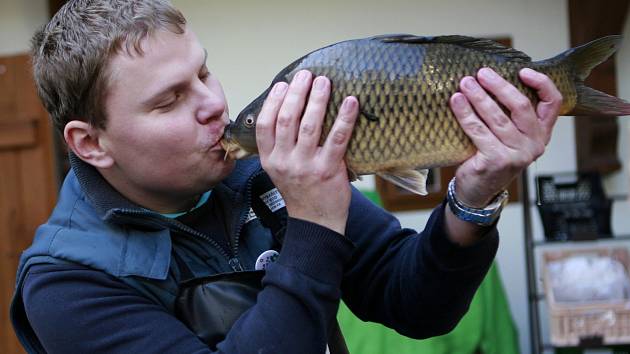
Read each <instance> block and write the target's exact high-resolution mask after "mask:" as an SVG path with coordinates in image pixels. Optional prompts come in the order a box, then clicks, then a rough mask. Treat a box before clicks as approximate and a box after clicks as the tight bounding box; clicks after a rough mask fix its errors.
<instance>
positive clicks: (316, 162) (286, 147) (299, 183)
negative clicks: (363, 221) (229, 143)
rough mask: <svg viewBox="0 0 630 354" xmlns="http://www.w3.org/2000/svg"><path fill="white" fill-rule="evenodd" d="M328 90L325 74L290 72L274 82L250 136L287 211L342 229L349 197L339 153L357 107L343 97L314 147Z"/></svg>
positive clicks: (346, 140) (347, 138) (299, 216)
mask: <svg viewBox="0 0 630 354" xmlns="http://www.w3.org/2000/svg"><path fill="white" fill-rule="evenodd" d="M311 83H312V87H311ZM330 90H331V88H330V81H329V80H328V79H327V78H325V77H317V78H316V79H315V80H313V79H312V74H311V73H310V72H308V71H300V72H298V73H296V75H295V76H294V78H293V80H292V82H291V84H290V85H288V86H287V84H286V83H284V82H279V83H277V84H276V85H275V86H274V87H273V89H272V90H271V92H270V94H269V96H268V97H267V99H266V100H265V103H264V104H263V108H262V110H261V112H260V115H259V116H258V119H257V121H256V138H257V144H258V152H259V154H260V161H261V164H262V166H263V168H264V169H265V171H267V173H268V174H269V176H270V177H271V180H272V181H273V183H274V184H275V185H276V187H278V190H279V191H280V193H281V194H282V197H283V198H284V201H285V203H286V206H287V211H288V213H289V216H291V217H294V218H298V219H302V220H307V221H310V222H313V223H316V224H319V225H322V226H325V227H327V228H329V229H331V230H333V231H336V232H338V233H340V234H344V232H345V227H346V221H347V219H348V208H349V206H350V196H351V191H350V184H349V183H348V174H347V169H346V164H345V162H344V155H345V152H346V147H347V145H348V141H349V140H350V137H351V136H352V129H353V127H354V123H355V121H356V119H357V116H358V112H359V109H358V101H357V99H356V98H354V97H347V98H346V99H345V100H344V102H343V104H342V106H341V108H340V110H339V115H338V116H337V119H336V120H335V123H334V125H333V127H332V130H331V132H330V133H329V134H328V136H327V138H326V141H325V143H324V145H323V146H319V145H318V144H319V140H320V135H321V131H322V123H323V120H324V117H325V116H326V107H327V105H328V99H329V97H330ZM309 91H310V95H309ZM307 96H308V102H306V101H307ZM305 105H306V108H304V107H305ZM302 112H304V114H303V115H302Z"/></svg>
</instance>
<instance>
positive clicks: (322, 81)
mask: <svg viewBox="0 0 630 354" xmlns="http://www.w3.org/2000/svg"><path fill="white" fill-rule="evenodd" d="M326 81H327V80H326V78H325V77H323V76H318V77H317V78H315V82H313V88H314V89H316V90H319V91H324V89H325V88H326Z"/></svg>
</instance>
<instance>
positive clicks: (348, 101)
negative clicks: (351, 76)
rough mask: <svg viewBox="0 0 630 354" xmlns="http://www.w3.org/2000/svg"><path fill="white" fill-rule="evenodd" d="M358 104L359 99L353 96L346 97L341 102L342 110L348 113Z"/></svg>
mask: <svg viewBox="0 0 630 354" xmlns="http://www.w3.org/2000/svg"><path fill="white" fill-rule="evenodd" d="M356 105H357V101H356V100H355V99H353V98H352V97H346V98H345V99H344V100H343V103H342V104H341V110H342V111H344V112H346V113H348V112H350V111H352V110H353V109H354V108H355V107H356Z"/></svg>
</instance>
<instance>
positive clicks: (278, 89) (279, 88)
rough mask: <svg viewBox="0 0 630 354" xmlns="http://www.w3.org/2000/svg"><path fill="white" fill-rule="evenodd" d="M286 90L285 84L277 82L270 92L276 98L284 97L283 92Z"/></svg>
mask: <svg viewBox="0 0 630 354" xmlns="http://www.w3.org/2000/svg"><path fill="white" fill-rule="evenodd" d="M286 90H287V84H286V83H284V82H278V83H277V84H276V85H275V86H274V87H273V90H272V91H271V92H272V94H273V95H274V96H276V97H279V96H282V95H284V92H285V91H286Z"/></svg>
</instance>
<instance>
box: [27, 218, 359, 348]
mask: <svg viewBox="0 0 630 354" xmlns="http://www.w3.org/2000/svg"><path fill="white" fill-rule="evenodd" d="M352 250H353V246H352V244H351V243H350V242H348V240H347V239H345V238H344V237H342V236H341V235H339V234H337V233H335V232H333V231H331V230H329V229H326V228H324V227H321V226H319V225H316V224H312V223H309V222H306V221H302V220H298V219H292V218H290V219H289V222H288V225H287V234H286V236H285V244H284V247H283V250H282V252H281V254H280V257H279V259H278V261H277V262H276V263H275V264H272V265H270V266H269V268H268V269H267V272H266V274H265V276H264V277H263V285H264V287H263V290H262V291H261V292H260V293H259V295H258V298H257V302H256V304H254V306H252V307H251V308H250V309H249V310H247V311H246V312H245V313H244V314H243V315H242V316H241V317H240V318H239V319H238V320H237V321H236V323H235V324H234V325H233V327H232V329H231V330H230V332H229V333H228V334H227V337H226V338H225V339H224V340H223V341H222V342H220V343H217V344H216V349H215V348H214V346H212V348H209V347H208V346H207V345H206V344H205V343H203V342H202V341H201V340H200V339H199V338H197V337H196V336H195V334H194V333H193V332H192V331H190V330H189V329H188V328H187V327H186V326H185V325H184V324H183V323H182V322H181V321H179V320H178V319H177V318H176V317H174V316H173V315H172V314H171V313H169V312H168V311H166V309H164V308H163V307H162V306H159V305H157V304H155V303H153V302H152V301H150V300H149V299H147V298H146V297H144V296H142V295H141V294H139V293H138V292H137V291H136V290H134V289H132V288H131V287H129V286H128V285H127V284H125V283H124V282H122V281H121V280H119V279H116V278H114V277H111V276H109V275H107V274H105V273H103V272H101V271H98V270H94V269H90V268H86V267H82V266H79V265H37V266H33V267H32V268H31V269H30V270H29V272H28V274H27V277H26V279H25V281H24V285H23V288H22V297H23V300H24V308H25V311H26V316H27V318H28V321H29V323H30V324H31V326H32V327H33V330H34V331H35V333H36V335H37V337H38V339H39V341H40V342H41V344H42V345H43V347H44V348H45V349H46V351H47V352H48V353H156V354H157V353H261V354H264V353H323V352H324V351H325V348H326V344H327V338H328V333H329V331H330V328H331V326H332V324H333V323H334V322H333V321H334V319H335V315H336V313H337V309H338V306H339V301H340V297H341V292H340V286H341V280H342V274H343V264H344V263H345V262H347V261H348V259H349V258H350V256H351V254H352ZM213 350H214V351H213Z"/></svg>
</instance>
